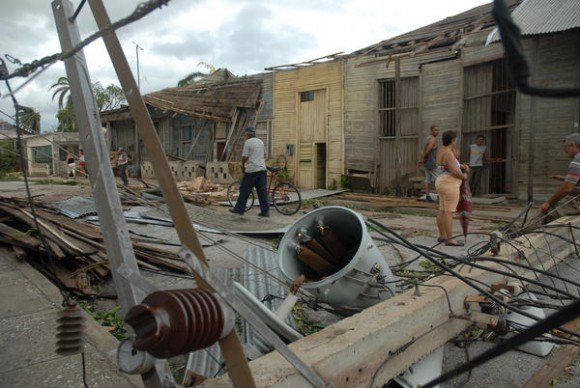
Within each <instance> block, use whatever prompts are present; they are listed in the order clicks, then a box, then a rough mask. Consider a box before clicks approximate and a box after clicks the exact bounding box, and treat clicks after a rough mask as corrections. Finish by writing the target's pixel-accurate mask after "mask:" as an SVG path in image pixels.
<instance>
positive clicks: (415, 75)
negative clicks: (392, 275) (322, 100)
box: [344, 1, 580, 197]
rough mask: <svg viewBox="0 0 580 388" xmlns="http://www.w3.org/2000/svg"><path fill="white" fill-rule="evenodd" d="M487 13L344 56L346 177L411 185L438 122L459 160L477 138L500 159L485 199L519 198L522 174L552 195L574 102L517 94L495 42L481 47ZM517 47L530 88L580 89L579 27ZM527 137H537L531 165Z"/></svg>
mask: <svg viewBox="0 0 580 388" xmlns="http://www.w3.org/2000/svg"><path fill="white" fill-rule="evenodd" d="M519 3H520V2H519V1H514V2H512V3H511V7H512V8H514V7H516V6H517V5H518V4H519ZM491 7H492V4H487V5H483V6H480V7H477V8H474V9H471V10H469V11H467V12H464V13H462V14H459V15H455V16H452V17H449V18H447V19H444V20H442V21H440V22H437V23H434V24H432V25H429V26H426V27H423V28H420V29H418V30H415V31H412V32H409V33H407V34H404V35H401V36H398V37H395V38H392V39H389V40H386V41H383V42H380V43H379V44H377V45H374V46H370V47H367V48H364V49H361V50H358V51H356V52H354V53H352V54H350V55H349V58H348V59H347V61H346V64H345V93H344V94H345V108H344V111H345V113H344V114H345V169H346V170H347V172H348V173H351V174H364V175H366V176H369V177H370V180H371V182H372V184H373V185H374V186H375V190H376V191H378V192H381V193H386V192H396V191H398V190H397V189H399V190H400V189H401V188H402V189H404V188H406V187H409V183H408V182H409V180H410V179H411V178H413V177H417V176H421V175H422V172H421V170H420V169H419V168H418V164H417V163H418V161H419V159H420V152H421V148H422V143H423V138H424V137H425V136H426V135H427V134H428V131H429V127H430V126H431V125H438V126H439V127H440V129H441V131H446V130H456V131H458V134H459V144H460V147H461V153H462V160H463V161H466V162H467V161H468V160H469V159H468V158H469V156H468V153H469V151H468V150H469V145H470V144H472V143H474V142H475V138H476V136H477V135H480V134H481V135H484V136H486V144H487V146H488V150H489V153H490V156H491V157H492V158H497V159H501V161H498V162H496V163H491V164H488V165H487V166H486V167H485V172H484V176H483V180H482V183H483V185H482V186H483V187H482V191H483V193H502V194H505V193H507V194H512V195H514V196H518V197H525V193H526V190H527V182H528V171H532V172H533V174H534V191H535V192H536V193H537V194H538V195H540V196H545V195H547V194H548V193H549V192H551V191H552V190H553V187H554V183H551V182H550V180H549V176H550V175H552V174H555V173H557V172H560V173H561V172H562V171H563V170H564V169H565V167H566V166H565V164H566V160H565V159H566V156H565V155H564V154H563V152H562V150H561V141H560V140H561V139H562V138H563V137H564V136H565V135H566V134H568V133H571V132H573V131H578V121H579V107H580V104H579V99H578V98H571V99H565V100H560V99H558V100H556V99H545V98H544V99H542V98H537V97H533V98H532V97H530V96H527V95H523V94H521V93H519V92H517V91H516V90H515V86H514V84H513V82H512V80H511V77H510V75H509V74H508V70H507V67H506V63H505V61H504V59H503V47H502V45H501V43H492V44H490V45H487V46H486V45H485V43H486V39H487V37H488V35H489V34H490V32H491V31H492V30H493V28H494V27H495V25H494V22H493V19H492V17H491ZM523 43H524V49H525V53H526V56H527V57H528V59H529V61H530V64H531V71H532V78H531V80H530V83H531V84H538V85H542V86H550V87H562V86H566V85H567V86H572V85H576V86H578V85H579V83H580V77H579V76H580V51H579V50H578V49H577V48H578V47H580V30H579V29H578V28H576V29H572V30H568V31H564V32H560V33H554V34H549V35H539V36H534V37H530V38H528V37H525V39H524V41H523ZM534 99H535V100H536V101H537V102H536V107H535V108H534V107H533V103H532V101H533V100H534ZM534 127H535V128H534ZM530 133H535V135H534V139H535V150H536V152H535V156H534V158H533V160H532V161H530V158H529V152H528V151H529V139H530ZM530 163H532V164H533V167H532V168H529V167H530Z"/></svg>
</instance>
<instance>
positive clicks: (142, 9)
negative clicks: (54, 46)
mask: <svg viewBox="0 0 580 388" xmlns="http://www.w3.org/2000/svg"><path fill="white" fill-rule="evenodd" d="M169 1H170V0H148V1H145V2H142V3H139V4H138V5H137V8H135V10H134V11H133V13H131V14H130V15H129V16H127V17H125V18H123V19H120V20H118V21H116V22H115V23H112V24H111V25H109V26H107V27H105V28H102V29H100V30H99V31H97V32H95V33H94V34H92V35H90V36H89V37H88V38H86V39H84V40H83V41H82V42H80V43H79V44H77V45H76V46H74V47H73V48H71V49H70V50H67V51H63V52H60V53H56V54H52V55H49V56H46V57H44V58H42V59H39V60H34V61H32V62H30V63H26V64H23V65H22V66H21V67H19V68H18V69H16V70H14V71H13V72H12V73H7V72H6V71H2V69H1V68H0V80H8V79H11V78H15V77H28V76H30V75H31V74H32V73H34V72H35V71H36V70H38V69H39V68H42V69H46V68H47V67H48V66H51V65H52V64H54V63H56V62H58V61H64V60H65V59H67V58H70V57H72V56H73V55H75V54H76V53H78V52H79V51H80V50H82V49H83V48H85V47H86V46H88V45H89V44H91V43H92V42H94V41H95V40H97V39H99V38H101V37H102V36H103V35H105V34H106V33H108V32H110V31H116V30H118V29H119V28H121V27H124V26H126V25H128V24H131V23H133V22H136V21H137V20H139V19H141V18H143V17H145V16H147V15H149V14H150V13H151V12H153V11H155V10H156V9H158V8H161V7H163V6H164V5H167V3H169ZM75 16H76V15H75Z"/></svg>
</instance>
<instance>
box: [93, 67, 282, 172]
mask: <svg viewBox="0 0 580 388" xmlns="http://www.w3.org/2000/svg"><path fill="white" fill-rule="evenodd" d="M271 91H272V75H271V74H257V75H253V76H249V77H230V78H228V79H227V80H224V81H212V82H202V83H196V84H193V85H190V86H186V87H177V88H170V89H164V90H161V91H159V92H154V93H150V94H147V95H145V96H143V100H144V101H145V103H146V105H147V107H148V109H149V113H150V115H151V119H152V121H153V124H154V126H155V128H156V130H157V134H158V136H159V139H160V141H161V144H162V146H163V149H164V151H165V154H166V155H167V157H168V159H169V160H182V161H196V162H198V163H199V165H201V166H205V165H206V164H207V163H208V162H214V161H229V160H237V159H239V155H238V154H239V153H240V152H241V145H242V144H243V142H240V138H242V134H243V128H245V127H246V126H247V125H249V124H253V123H254V121H255V120H256V119H257V120H258V121H257V123H256V126H257V129H258V131H257V132H258V136H260V137H262V138H263V139H264V140H266V141H268V139H269V137H271V129H272V117H271V115H272V109H271V106H272V102H271V98H272V92H271ZM267 99H270V101H267ZM256 115H258V117H256ZM101 120H102V123H103V125H104V126H106V128H107V129H108V130H109V132H110V139H111V140H110V143H111V148H112V149H113V150H114V149H117V148H118V147H125V148H126V149H127V151H128V154H129V157H130V158H131V160H132V164H133V166H134V167H133V170H134V173H135V174H138V167H139V166H141V165H142V164H143V162H147V161H149V156H148V154H147V151H146V150H145V148H144V145H143V142H142V141H141V140H140V139H139V131H138V130H137V128H136V127H135V122H134V121H133V119H132V118H131V114H130V112H129V109H128V107H124V108H121V109H117V110H115V111H108V112H102V113H101ZM266 144H267V143H266Z"/></svg>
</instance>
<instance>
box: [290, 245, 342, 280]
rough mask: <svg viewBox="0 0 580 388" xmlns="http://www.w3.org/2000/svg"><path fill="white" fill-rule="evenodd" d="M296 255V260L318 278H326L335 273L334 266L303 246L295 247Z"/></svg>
mask: <svg viewBox="0 0 580 388" xmlns="http://www.w3.org/2000/svg"><path fill="white" fill-rule="evenodd" d="M296 253H297V254H298V258H299V259H300V260H301V261H302V262H303V263H304V264H306V265H307V266H309V267H310V268H312V269H313V270H314V271H315V272H316V273H317V274H318V275H319V276H328V275H330V274H333V273H335V272H336V271H337V269H336V267H335V266H333V265H332V264H331V263H329V262H328V261H326V260H324V258H322V257H321V256H320V255H319V254H318V253H316V252H314V251H313V250H312V249H310V248H308V247H306V246H304V245H298V246H297V247H296Z"/></svg>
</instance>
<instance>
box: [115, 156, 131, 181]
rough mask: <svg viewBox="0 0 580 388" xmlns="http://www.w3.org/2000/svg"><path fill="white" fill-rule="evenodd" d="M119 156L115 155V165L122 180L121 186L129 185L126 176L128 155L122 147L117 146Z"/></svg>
mask: <svg viewBox="0 0 580 388" xmlns="http://www.w3.org/2000/svg"><path fill="white" fill-rule="evenodd" d="M118 154H119V156H118V157H117V166H119V177H121V180H122V181H123V186H129V178H128V177H127V164H128V163H129V157H128V156H127V152H126V151H125V149H124V148H123V147H119V151H118Z"/></svg>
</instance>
